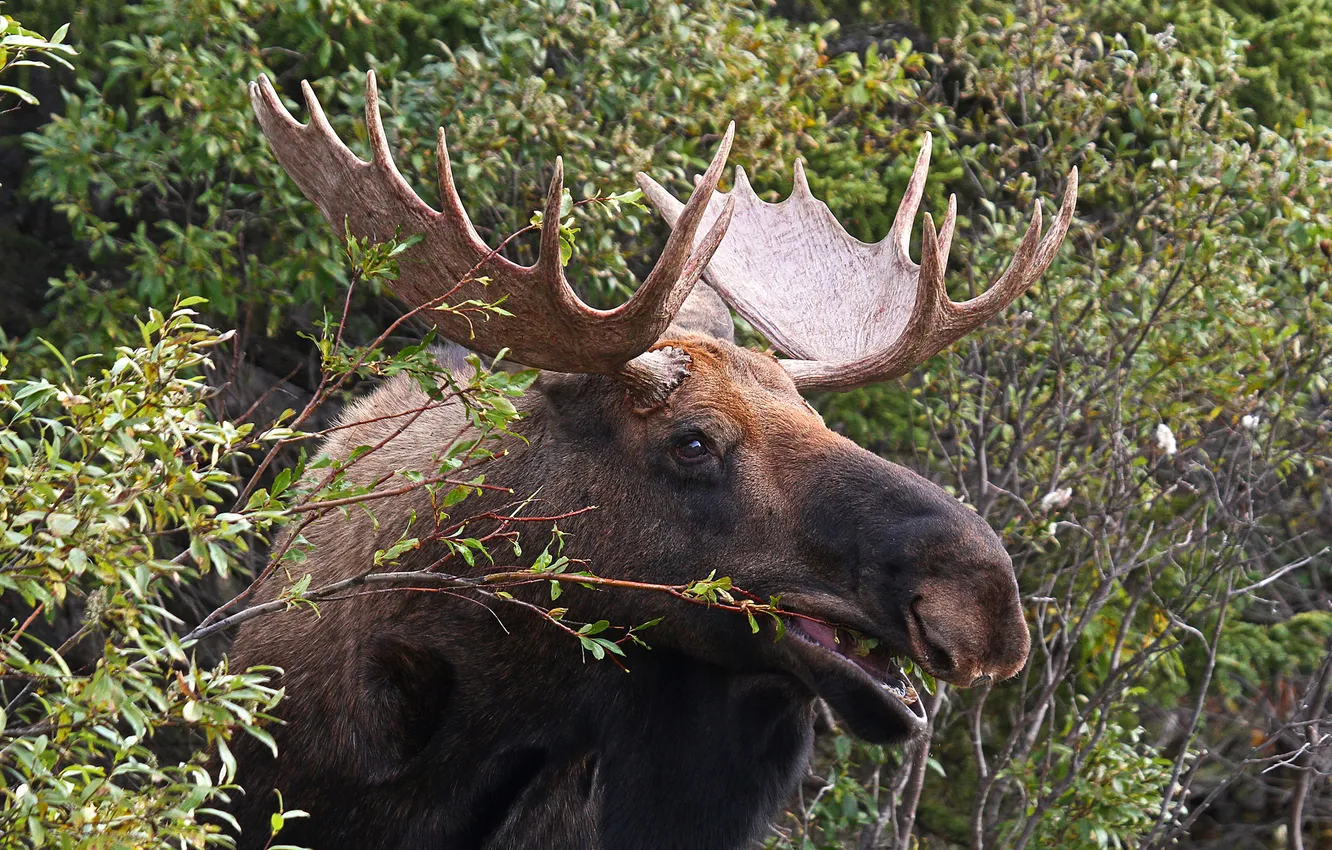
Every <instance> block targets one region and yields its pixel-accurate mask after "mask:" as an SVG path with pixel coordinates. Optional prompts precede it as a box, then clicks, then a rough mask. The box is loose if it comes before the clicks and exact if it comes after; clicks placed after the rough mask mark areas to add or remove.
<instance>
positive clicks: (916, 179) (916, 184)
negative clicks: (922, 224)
mask: <svg viewBox="0 0 1332 850" xmlns="http://www.w3.org/2000/svg"><path fill="white" fill-rule="evenodd" d="M933 145H934V136H932V135H930V134H929V133H928V132H927V133H926V134H925V138H924V140H922V141H921V143H920V153H918V154H917V155H916V166H915V168H913V169H911V179H910V180H908V181H907V187H906V192H905V193H904V194H903V195H902V202H901V203H900V204H898V205H897V215H896V216H894V217H893V226H892V228H891V229H890V230H889V231H888V234H889V237H890V238H891V239H892V240H893V242H894V244H896V245H897V249H898V251H900V252H901V254H902V259H904V260H906V261H907V262H910V261H911V255H910V254H909V253H908V250H909V249H910V247H911V228H912V226H913V225H914V224H915V223H916V210H918V209H919V208H920V199H921V198H923V197H924V196H925V178H926V177H927V176H928V175H929V172H930V149H931V147H932V146H933Z"/></svg>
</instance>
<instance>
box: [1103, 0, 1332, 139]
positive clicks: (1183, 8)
mask: <svg viewBox="0 0 1332 850" xmlns="http://www.w3.org/2000/svg"><path fill="white" fill-rule="evenodd" d="M1088 7H1089V9H1090V10H1091V11H1092V13H1093V15H1094V16H1095V17H1094V20H1095V22H1096V24H1097V25H1098V26H1102V27H1105V28H1107V29H1119V30H1128V29H1129V28H1131V27H1132V26H1133V25H1134V24H1135V23H1141V24H1143V25H1144V26H1146V27H1147V28H1148V29H1149V30H1151V31H1153V32H1155V31H1160V30H1164V29H1166V27H1167V26H1169V27H1172V28H1173V32H1174V35H1175V37H1177V38H1178V39H1179V40H1180V44H1181V45H1182V46H1183V48H1184V49H1185V50H1186V51H1187V52H1188V53H1189V54H1191V55H1193V56H1195V57H1197V58H1198V59H1199V60H1201V61H1202V62H1205V63H1210V64H1227V63H1228V60H1227V59H1226V58H1225V54H1227V53H1229V52H1232V51H1235V50H1237V49H1238V50H1242V51H1243V53H1244V60H1243V62H1242V63H1241V64H1240V66H1239V67H1238V68H1237V71H1238V73H1239V76H1240V78H1241V79H1242V80H1243V83H1242V85H1241V86H1240V87H1239V89H1238V90H1237V91H1236V94H1235V97H1236V101H1237V102H1238V103H1239V104H1240V105H1242V106H1244V107H1246V108H1249V109H1252V110H1253V112H1254V115H1255V116H1256V117H1257V119H1258V121H1259V122H1260V123H1262V124H1264V125H1266V126H1269V127H1281V128H1285V129H1289V128H1291V127H1292V126H1300V125H1304V124H1306V123H1307V122H1308V121H1309V120H1310V119H1312V120H1313V121H1315V122H1317V123H1319V124H1323V125H1327V124H1328V123H1329V122H1332V91H1329V90H1328V83H1327V74H1326V73H1324V69H1326V68H1327V67H1329V64H1330V63H1332V45H1329V44H1328V41H1327V38H1326V33H1327V32H1328V31H1329V28H1330V27H1332V2H1328V0H1186V2H1160V0H1132V2H1093V3H1089V4H1088Z"/></svg>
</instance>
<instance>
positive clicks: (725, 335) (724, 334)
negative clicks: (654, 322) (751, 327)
mask: <svg viewBox="0 0 1332 850" xmlns="http://www.w3.org/2000/svg"><path fill="white" fill-rule="evenodd" d="M680 333H695V334H703V335H704V336H710V337H713V338H714V339H721V340H725V341H727V342H731V343H734V342H735V324H734V323H733V322H732V321H731V311H730V309H729V308H727V306H726V302H725V301H723V300H722V297H721V296H720V295H718V294H717V290H715V289H713V288H712V287H711V286H708V285H707V284H706V283H704V282H703V281H701V280H700V281H699V282H697V283H695V284H694V288H693V290H691V291H690V293H689V297H688V298H686V299H685V302H684V304H683V305H682V306H681V307H680V312H678V313H676V314H675V320H674V321H672V322H671V326H670V327H668V328H667V329H666V333H664V334H662V338H663V339H665V338H667V337H670V336H672V335H673V334H680Z"/></svg>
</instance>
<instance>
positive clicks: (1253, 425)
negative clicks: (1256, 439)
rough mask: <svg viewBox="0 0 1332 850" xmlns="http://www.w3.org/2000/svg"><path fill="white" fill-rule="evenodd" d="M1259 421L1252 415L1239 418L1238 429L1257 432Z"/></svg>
mask: <svg viewBox="0 0 1332 850" xmlns="http://www.w3.org/2000/svg"><path fill="white" fill-rule="evenodd" d="M1258 422H1259V419H1258V417H1257V416H1254V415H1253V414H1252V413H1250V414H1247V415H1245V416H1242V417H1240V427H1241V428H1243V429H1244V430H1245V431H1257V430H1258Z"/></svg>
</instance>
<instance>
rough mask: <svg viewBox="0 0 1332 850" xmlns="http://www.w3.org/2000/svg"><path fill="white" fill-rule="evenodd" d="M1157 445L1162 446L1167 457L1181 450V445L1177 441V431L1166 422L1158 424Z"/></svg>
mask: <svg viewBox="0 0 1332 850" xmlns="http://www.w3.org/2000/svg"><path fill="white" fill-rule="evenodd" d="M1156 445H1158V446H1160V447H1161V451H1163V452H1165V453H1166V456H1167V457H1169V456H1172V455H1174V453H1175V452H1177V451H1179V446H1178V445H1176V443H1175V432H1174V431H1171V430H1170V426H1169V425H1167V424H1165V423H1164V422H1162V423H1161V424H1160V425H1157V426H1156Z"/></svg>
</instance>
